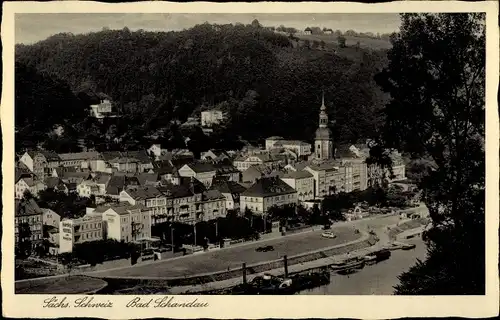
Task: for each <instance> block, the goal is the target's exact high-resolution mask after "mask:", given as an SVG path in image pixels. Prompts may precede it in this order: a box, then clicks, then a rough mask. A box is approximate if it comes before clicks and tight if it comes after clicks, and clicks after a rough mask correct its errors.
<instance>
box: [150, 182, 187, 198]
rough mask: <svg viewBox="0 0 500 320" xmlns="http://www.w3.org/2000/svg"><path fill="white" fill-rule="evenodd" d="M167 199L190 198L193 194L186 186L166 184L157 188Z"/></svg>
mask: <svg viewBox="0 0 500 320" xmlns="http://www.w3.org/2000/svg"><path fill="white" fill-rule="evenodd" d="M158 189H159V190H160V191H161V192H162V193H163V194H164V195H165V196H166V197H167V198H170V199H172V198H185V197H192V196H193V195H194V193H193V192H192V191H191V190H190V189H189V187H188V186H186V185H174V184H171V183H170V184H168V185H166V186H163V187H159V188H158Z"/></svg>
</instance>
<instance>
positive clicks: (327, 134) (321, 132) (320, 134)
mask: <svg viewBox="0 0 500 320" xmlns="http://www.w3.org/2000/svg"><path fill="white" fill-rule="evenodd" d="M331 137H332V131H331V130H330V129H329V128H318V129H316V140H330V139H331Z"/></svg>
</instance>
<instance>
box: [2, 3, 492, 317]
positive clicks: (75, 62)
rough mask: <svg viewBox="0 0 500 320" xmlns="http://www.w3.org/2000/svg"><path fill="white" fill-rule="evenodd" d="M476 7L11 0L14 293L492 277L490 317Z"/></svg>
mask: <svg viewBox="0 0 500 320" xmlns="http://www.w3.org/2000/svg"><path fill="white" fill-rule="evenodd" d="M282 5H283V6H287V5H288V4H286V3H283V4H282ZM472 5H473V4H469V6H472ZM209 6H210V5H209ZM221 6H222V5H221ZM497 6H498V5H497ZM137 8H139V5H138V7H137ZM191 8H192V7H191ZM218 8H219V7H218ZM471 8H472V7H471ZM478 8H479V9H476V10H470V11H466V12H448V11H449V10H448V11H447V12H444V10H443V12H436V11H435V10H432V11H429V12H410V11H408V12H391V11H390V10H389V11H379V12H369V11H367V12H351V13H343V12H335V11H334V10H317V11H316V12H312V13H311V12H308V13H300V11H299V12H290V13H288V12H286V10H284V12H285V13H264V12H262V13H251V11H250V12H221V13H217V11H216V10H214V11H213V12H210V13H208V12H206V13H198V12H192V13H189V12H187V13H186V12H183V11H182V10H181V11H179V12H168V13H158V12H156V13H155V12H153V11H151V12H146V13H143V12H141V10H136V12H133V11H130V12H122V11H117V12H108V11H106V12H90V13H89V12H85V11H82V12H61V11H58V12H16V13H15V14H13V18H12V19H13V21H14V31H13V32H12V34H14V39H13V41H12V42H13V53H12V60H13V61H12V68H13V69H12V70H13V74H12V77H11V79H12V81H13V83H12V85H11V87H10V88H12V96H13V99H12V100H13V101H12V103H13V105H12V110H11V112H10V118H11V119H12V120H10V121H12V127H11V128H10V129H9V130H13V133H12V136H13V138H14V139H13V141H12V145H11V146H10V149H9V153H6V152H5V149H4V159H5V156H7V157H11V158H15V159H14V160H9V162H4V166H3V169H4V179H6V182H7V183H6V184H4V201H5V203H6V201H10V202H11V203H12V204H11V205H10V206H11V210H10V211H5V214H4V216H3V224H4V230H5V229H6V228H10V229H12V232H10V233H8V235H9V237H11V239H7V240H6V239H5V237H6V234H7V233H6V232H5V231H4V240H3V243H2V245H3V248H2V249H3V250H2V251H3V252H5V250H9V251H10V252H11V256H12V258H11V260H10V258H9V261H10V262H9V263H10V268H11V269H12V272H11V273H9V274H12V277H11V278H10V279H9V280H8V281H10V283H11V285H10V286H11V287H12V288H13V291H14V294H15V296H16V299H17V297H23V296H25V297H27V296H31V295H43V297H44V298H43V299H42V300H40V302H38V303H37V306H36V308H40V310H42V309H43V308H47V309H57V308H66V307H64V305H65V304H69V308H70V309H71V308H80V309H86V310H85V311H90V309H92V308H107V307H111V305H113V303H114V305H113V308H114V307H119V308H121V310H125V309H127V308H128V309H137V308H165V307H204V305H203V304H204V303H205V302H203V301H205V300H204V296H218V295H226V296H237V295H245V296H262V295H266V296H273V298H274V297H276V296H291V295H293V296H304V297H303V298H306V297H305V296H308V297H310V298H311V299H314V298H313V296H318V295H320V296H349V297H351V296H352V297H353V298H354V297H355V296H394V297H398V296H412V297H414V296H434V297H436V296H437V297H439V296H442V297H444V296H483V297H486V296H487V294H488V295H490V294H491V293H493V294H494V295H496V300H497V301H496V302H495V303H496V304H497V309H496V310H497V311H496V312H498V269H497V267H498V260H497V259H498V251H497V252H492V251H491V250H487V244H488V245H489V243H491V241H489V240H488V241H487V232H488V231H487V230H488V228H487V224H486V221H487V220H488V219H489V218H488V219H487V216H489V215H490V214H493V215H495V212H488V210H487V206H488V205H487V201H486V200H487V197H486V193H487V192H486V188H485V186H486V176H487V175H486V171H487V165H488V166H493V167H495V168H493V171H488V176H489V178H488V179H490V178H492V179H493V180H495V179H496V181H493V182H492V183H489V184H488V186H490V184H495V186H493V187H495V188H498V167H499V164H498V153H499V152H498V144H497V143H498V140H499V138H498V136H497V134H498V119H497V118H498V107H497V103H496V102H495V101H493V102H491V103H490V102H488V110H489V109H492V110H493V112H492V113H488V112H489V111H488V112H487V108H486V105H487V96H488V94H489V93H488V94H487V91H488V90H490V89H491V85H488V86H487V72H486V70H487V60H488V59H490V56H489V54H488V55H487V52H489V51H487V48H486V38H487V36H486V35H487V32H489V28H490V27H493V28H497V30H496V31H495V33H494V35H496V36H497V39H496V40H495V41H498V25H497V26H494V25H493V26H490V25H487V19H488V16H489V15H498V7H495V6H490V7H488V6H483V7H478ZM485 8H496V10H497V11H496V12H495V10H489V11H488V10H486V9H485ZM221 11H222V10H221ZM420 11H422V10H420ZM497 18H498V17H496V18H495V19H497ZM495 21H496V20H495ZM496 22H497V21H496ZM2 29H3V28H2ZM496 44H497V46H498V42H496ZM493 49H494V48H493ZM4 50H5V44H4ZM493 53H494V55H498V50H496V53H495V52H493ZM492 58H493V59H495V60H494V61H495V62H496V63H497V64H498V58H497V56H495V57H492ZM493 67H494V68H493V69H492V68H490V69H492V70H489V69H488V74H489V73H490V72H493V73H494V74H495V75H496V78H497V79H496V80H494V81H498V69H499V68H498V65H496V66H495V65H493ZM5 81H6V79H5V78H4V82H5ZM487 88H488V90H487ZM493 89H494V90H496V88H494V87H493ZM5 90H8V89H5ZM489 97H491V94H489ZM493 97H496V94H495V93H493ZM2 107H5V104H3V106H2ZM4 111H5V110H3V111H2V124H3V125H5V121H6V120H5V116H6V114H5V113H4ZM490 115H493V117H494V119H493V118H491V119H489V120H487V118H488V117H489V116H490ZM7 117H9V114H7ZM487 122H488V126H490V123H492V124H491V128H494V130H496V132H495V133H494V134H495V135H494V136H492V137H490V136H488V138H486V131H487V130H486V127H487V125H486V123H487ZM3 130H4V132H5V130H7V129H6V128H5V127H4V128H3ZM488 130H489V129H488ZM488 132H490V131H488ZM489 140H496V141H494V142H491V143H493V149H492V150H493V152H492V158H491V159H493V160H490V159H489V158H488V161H486V149H487V148H486V141H488V143H490V142H489ZM6 143H7V142H6ZM495 146H496V148H497V149H496V151H495ZM4 148H7V146H6V145H5V143H4ZM490 151H491V150H490ZM7 163H10V164H13V165H14V167H7V166H6V164H7ZM488 170H489V169H488ZM490 172H491V176H490ZM7 177H9V178H8V179H7ZM488 188H489V187H488ZM6 189H9V190H11V191H8V190H7V191H6ZM492 190H496V191H497V192H496V193H497V194H493V197H494V198H491V199H489V201H493V202H495V201H496V202H497V203H496V204H495V207H493V208H496V209H497V213H496V215H497V217H496V218H494V219H498V189H492ZM6 192H8V193H6ZM6 194H8V197H9V199H10V200H5V199H6ZM487 212H488V214H487ZM489 221H492V222H491V224H490V225H491V226H492V224H495V223H496V224H497V226H495V227H494V229H495V228H496V229H497V228H498V220H491V219H490V220H489ZM488 223H490V222H488ZM7 225H8V226H7ZM490 230H491V228H490ZM493 232H495V231H494V230H493ZM491 238H493V242H495V241H496V243H495V244H493V245H494V246H495V247H494V248H496V250H497V249H498V247H497V246H498V242H499V241H498V234H496V235H493V237H489V239H490V240H491ZM488 242H489V243H488ZM6 243H8V246H9V247H8V248H6ZM488 255H489V257H488ZM492 255H493V256H495V257H493V258H494V259H495V260H494V263H490V266H489V267H487V261H490V262H491V261H493V260H491V259H493V258H492V257H491V256H492ZM7 256H8V254H7V253H5V254H4V258H3V259H4V260H5V259H7ZM488 259H489V260H488ZM4 263H5V262H4ZM4 265H5V264H4ZM488 268H490V269H488ZM492 268H493V269H492ZM488 270H489V271H488ZM492 272H493V273H494V274H493V273H492ZM492 274H493V278H495V279H496V280H495V281H496V282H491V283H492V284H493V285H494V286H495V283H496V287H495V288H493V289H494V290H493V291H492V289H491V287H490V288H489V289H488V287H487V283H488V281H487V277H488V275H489V276H490V278H491V275H492ZM4 276H5V274H2V278H3V277H4ZM4 281H6V279H2V286H3V283H4ZM183 296H193V297H192V299H187V300H186V299H183ZM76 297H79V298H78V299H76ZM117 297H119V298H120V299H125V300H123V301H124V303H122V304H121V305H118V303H116V302H112V301H113V299H114V298H117ZM260 298H261V299H262V297H260ZM266 299H269V298H266ZM106 301H107V302H106ZM206 301H208V300H206ZM240 301H243V300H240ZM290 301H293V300H290ZM332 301H334V300H332ZM106 303H108V304H110V305H108V306H106ZM282 303H283V302H282ZM188 304H191V305H189V306H188ZM207 305H208V303H207ZM268 307H269V306H268ZM281 308H283V306H282V307H281ZM421 308H423V306H421ZM128 309H127V310H128ZM493 309H494V308H493ZM127 310H125V311H127ZM489 310H491V308H490V309H489ZM125 311H123V312H125ZM68 312H69V311H68ZM78 312H80V311H78ZM82 312H83V311H82ZM127 312H128V311H127ZM151 312H152V311H151ZM82 314H83V313H82ZM89 314H90V313H89ZM79 315H80V313H79ZM124 315H127V314H126V313H125V314H124Z"/></svg>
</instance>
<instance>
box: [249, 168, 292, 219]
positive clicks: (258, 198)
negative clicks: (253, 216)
mask: <svg viewBox="0 0 500 320" xmlns="http://www.w3.org/2000/svg"><path fill="white" fill-rule="evenodd" d="M297 203H298V198H297V191H296V190H294V189H293V188H292V187H290V186H289V185H288V184H286V183H285V182H283V180H281V179H280V178H278V177H273V178H262V179H259V180H257V181H256V182H255V183H254V184H253V185H252V186H251V187H250V188H248V189H247V190H245V191H244V192H243V193H242V194H241V195H240V209H241V210H245V209H246V208H248V209H250V210H252V211H253V212H255V213H258V214H266V213H267V211H268V210H269V208H271V207H273V206H283V205H287V204H297Z"/></svg>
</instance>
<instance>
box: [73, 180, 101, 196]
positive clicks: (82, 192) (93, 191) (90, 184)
mask: <svg viewBox="0 0 500 320" xmlns="http://www.w3.org/2000/svg"><path fill="white" fill-rule="evenodd" d="M102 191H103V190H102V189H101V188H99V186H98V185H97V183H96V182H95V181H94V180H84V181H82V182H80V183H79V184H77V186H76V192H77V193H78V195H79V196H80V197H85V198H90V196H92V195H93V196H103V195H104V193H101V192H102Z"/></svg>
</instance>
